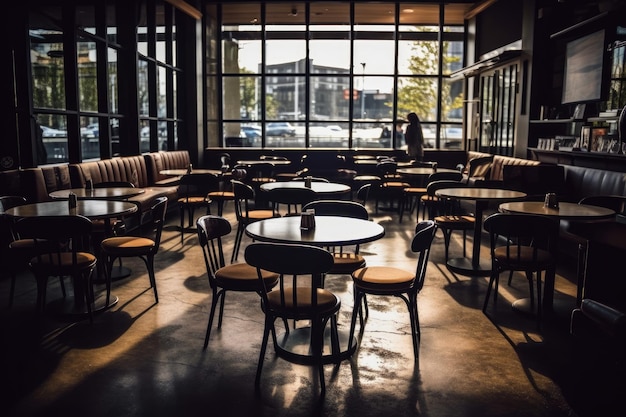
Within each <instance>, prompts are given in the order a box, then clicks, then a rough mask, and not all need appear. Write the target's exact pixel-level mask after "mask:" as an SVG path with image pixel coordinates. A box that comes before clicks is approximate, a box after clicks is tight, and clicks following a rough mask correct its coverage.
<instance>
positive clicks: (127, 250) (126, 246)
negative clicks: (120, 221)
mask: <svg viewBox="0 0 626 417" xmlns="http://www.w3.org/2000/svg"><path fill="white" fill-rule="evenodd" d="M167 203H168V199H167V197H165V196H163V197H157V198H156V199H155V202H154V204H153V205H152V207H151V210H150V214H151V219H150V224H148V225H146V226H145V227H144V228H142V229H145V230H149V232H148V234H147V235H144V234H142V235H139V236H129V235H126V236H113V237H109V238H106V239H104V240H103V241H102V242H101V243H100V248H101V253H102V255H103V256H104V257H105V259H106V261H105V262H106V274H107V278H106V286H107V289H106V291H107V304H108V303H109V298H110V296H111V270H112V268H113V263H114V262H115V260H116V259H118V258H131V257H132V258H140V259H141V260H142V261H143V262H144V264H145V265H146V268H147V270H148V277H149V279H150V287H151V288H152V289H153V291H154V300H155V302H157V303H158V302H159V295H158V293H157V283H156V277H155V273H154V257H155V256H156V254H157V253H158V252H159V247H160V245H161V233H162V231H163V224H164V223H165V215H166V213H167Z"/></svg>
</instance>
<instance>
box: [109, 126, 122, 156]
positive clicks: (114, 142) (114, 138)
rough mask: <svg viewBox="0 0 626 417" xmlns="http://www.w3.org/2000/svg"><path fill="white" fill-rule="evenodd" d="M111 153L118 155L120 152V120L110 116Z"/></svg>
mask: <svg viewBox="0 0 626 417" xmlns="http://www.w3.org/2000/svg"><path fill="white" fill-rule="evenodd" d="M110 125H111V154H112V155H113V156H119V154H120V120H119V119H116V118H112V119H111V122H110Z"/></svg>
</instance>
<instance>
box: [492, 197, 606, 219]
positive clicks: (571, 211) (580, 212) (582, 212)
mask: <svg viewBox="0 0 626 417" xmlns="http://www.w3.org/2000/svg"><path fill="white" fill-rule="evenodd" d="M498 208H499V210H500V211H501V212H503V213H526V214H541V215H543V216H552V217H558V218H560V219H579V220H582V219H588V220H591V219H594V220H600V219H607V218H611V217H613V216H615V211H613V210H611V209H608V208H605V207H599V206H592V205H588V204H577V203H568V202H561V203H559V207H558V208H548V207H545V205H544V203H543V201H515V202H508V203H502V204H500V205H499V206H498Z"/></svg>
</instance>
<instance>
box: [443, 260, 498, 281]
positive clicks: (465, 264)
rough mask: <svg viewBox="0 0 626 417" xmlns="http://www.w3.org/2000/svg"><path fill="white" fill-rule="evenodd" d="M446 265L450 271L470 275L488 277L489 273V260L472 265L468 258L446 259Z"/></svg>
mask: <svg viewBox="0 0 626 417" xmlns="http://www.w3.org/2000/svg"><path fill="white" fill-rule="evenodd" d="M447 267H448V269H449V270H450V271H452V272H455V273H457V274H461V275H468V276H472V277H488V276H489V275H490V274H491V262H489V263H488V264H487V263H479V264H478V265H474V264H472V260H471V259H469V258H452V259H448V264H447Z"/></svg>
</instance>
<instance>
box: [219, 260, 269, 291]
mask: <svg viewBox="0 0 626 417" xmlns="http://www.w3.org/2000/svg"><path fill="white" fill-rule="evenodd" d="M261 276H262V277H263V281H264V282H265V286H266V287H267V288H272V287H274V286H275V285H276V284H277V283H278V274H275V273H273V272H269V271H265V270H261ZM215 281H216V283H217V285H219V286H220V287H222V288H226V289H229V290H235V291H260V290H261V288H260V287H259V277H258V275H257V270H256V268H255V267H253V266H251V265H249V264H246V263H238V264H230V265H226V266H224V267H222V268H220V269H218V270H217V271H216V272H215Z"/></svg>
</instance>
